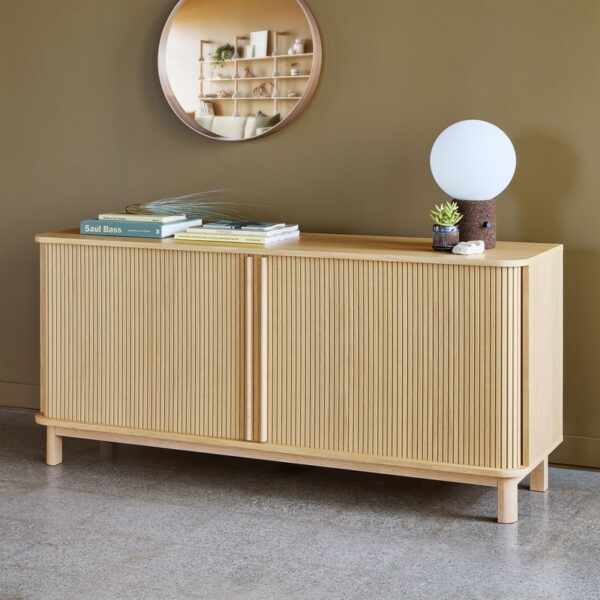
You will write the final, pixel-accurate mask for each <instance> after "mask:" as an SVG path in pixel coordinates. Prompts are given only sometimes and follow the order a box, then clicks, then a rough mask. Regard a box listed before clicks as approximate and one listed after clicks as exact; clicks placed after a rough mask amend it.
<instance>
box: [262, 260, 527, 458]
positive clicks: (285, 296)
mask: <svg viewBox="0 0 600 600" xmlns="http://www.w3.org/2000/svg"><path fill="white" fill-rule="evenodd" d="M264 260H267V261H268V267H269V280H270V281H269V284H268V285H267V286H266V292H267V296H268V298H267V301H268V304H269V309H268V311H267V317H268V319H269V324H268V330H269V331H268V340H269V344H277V351H276V352H270V353H269V361H268V365H269V368H268V372H267V373H266V378H267V386H268V392H267V405H268V413H269V414H268V422H269V424H270V431H269V442H271V443H273V444H278V445H283V446H288V445H289V446H299V447H311V448H314V449H318V450H323V451H334V452H344V453H352V454H368V455H378V456H384V457H394V458H398V459H407V460H423V461H434V462H444V463H452V464H461V465H471V466H484V467H494V468H516V467H519V466H520V464H521V442H520V421H519V419H520V412H521V389H520V377H521V374H520V361H521V356H520V352H521V350H520V345H521V324H520V318H521V317H520V314H521V287H520V281H521V274H520V269H519V268H517V267H502V268H496V267H465V266H453V265H428V264H412V263H383V262H370V261H352V260H338V259H320V258H310V259H309V258H304V257H303V258H294V257H269V258H268V259H264ZM311 357H313V358H314V357H319V360H312V359H311ZM275 390H276V392H275Z"/></svg>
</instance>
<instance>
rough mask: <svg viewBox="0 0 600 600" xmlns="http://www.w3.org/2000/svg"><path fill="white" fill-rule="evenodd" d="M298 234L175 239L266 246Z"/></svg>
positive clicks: (180, 235) (189, 235)
mask: <svg viewBox="0 0 600 600" xmlns="http://www.w3.org/2000/svg"><path fill="white" fill-rule="evenodd" d="M298 237H300V236H299V233H298V232H296V231H294V232H291V233H289V234H287V235H282V236H278V237H257V236H243V235H235V236H233V235H206V234H203V235H199V234H197V233H187V232H185V233H176V234H175V239H176V240H182V241H186V242H225V243H227V244H246V245H248V244H252V245H255V246H267V245H269V244H272V243H275V242H279V241H284V240H290V239H295V238H298Z"/></svg>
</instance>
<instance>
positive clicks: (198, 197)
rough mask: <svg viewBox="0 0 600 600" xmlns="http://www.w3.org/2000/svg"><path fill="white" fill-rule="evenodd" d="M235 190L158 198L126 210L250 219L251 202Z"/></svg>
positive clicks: (203, 217)
mask: <svg viewBox="0 0 600 600" xmlns="http://www.w3.org/2000/svg"><path fill="white" fill-rule="evenodd" d="M238 196H239V190H235V189H219V190H208V191H206V192H197V193H195V194H187V195H186V196H174V197H173V198H161V199H160V200H152V201H151V202H144V203H141V204H130V205H129V206H128V207H127V208H126V211H127V212H128V213H130V214H150V215H180V214H184V215H186V216H187V218H188V219H203V220H204V221H206V222H210V221H219V220H221V219H230V220H236V221H251V220H253V218H254V217H253V215H252V214H251V213H252V212H253V211H252V206H253V205H250V204H247V203H246V202H244V201H243V200H241V199H239V198H238Z"/></svg>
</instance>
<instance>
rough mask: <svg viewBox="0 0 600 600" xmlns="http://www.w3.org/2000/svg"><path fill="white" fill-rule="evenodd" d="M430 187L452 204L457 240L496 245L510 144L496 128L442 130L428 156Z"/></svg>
mask: <svg viewBox="0 0 600 600" xmlns="http://www.w3.org/2000/svg"><path fill="white" fill-rule="evenodd" d="M430 166H431V173H432V175H433V178H434V179H435V181H436V183H437V184H438V185H439V186H440V188H442V190H444V192H446V194H448V195H449V196H450V197H452V198H453V199H454V200H456V201H457V202H458V206H459V209H460V211H461V213H462V214H463V219H462V221H461V222H460V224H459V227H460V240H461V241H475V240H483V241H484V242H485V246H486V248H493V247H494V246H495V245H496V203H495V201H494V198H496V197H497V196H498V195H499V194H501V193H502V192H503V191H504V190H505V189H506V188H507V187H508V185H509V183H510V182H511V180H512V178H513V176H514V174H515V169H516V167H517V157H516V154H515V149H514V146H513V145H512V142H511V141H510V138H509V137H508V136H507V135H506V134H505V133H504V132H503V131H502V130H501V129H500V128H499V127H496V125H493V124H492V123H488V122H487V121H480V120H477V119H469V120H466V121H459V122H458V123H454V125H450V127H448V128H446V129H444V131H442V133H440V135H439V136H438V137H437V139H436V140H435V142H434V144H433V147H432V149H431V156H430Z"/></svg>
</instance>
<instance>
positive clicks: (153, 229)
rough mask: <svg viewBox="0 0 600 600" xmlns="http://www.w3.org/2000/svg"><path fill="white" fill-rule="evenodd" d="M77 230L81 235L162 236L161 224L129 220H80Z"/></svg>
mask: <svg viewBox="0 0 600 600" xmlns="http://www.w3.org/2000/svg"><path fill="white" fill-rule="evenodd" d="M79 232H80V233H81V234H82V235H104V236H116V237H144V238H162V237H164V236H163V228H162V225H161V224H160V223H159V224H152V223H142V222H139V221H138V222H129V221H102V220H99V219H98V220H95V219H88V220H86V221H81V224H80V226H79Z"/></svg>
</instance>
